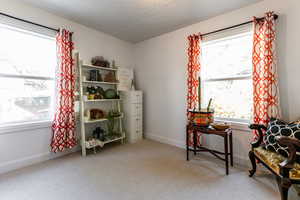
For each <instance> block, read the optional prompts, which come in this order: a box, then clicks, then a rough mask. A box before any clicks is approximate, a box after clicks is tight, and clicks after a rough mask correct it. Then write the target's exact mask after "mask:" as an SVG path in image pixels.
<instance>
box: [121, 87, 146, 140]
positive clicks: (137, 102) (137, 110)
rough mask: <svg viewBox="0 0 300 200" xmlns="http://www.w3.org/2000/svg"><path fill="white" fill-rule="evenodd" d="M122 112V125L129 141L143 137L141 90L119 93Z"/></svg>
mask: <svg viewBox="0 0 300 200" xmlns="http://www.w3.org/2000/svg"><path fill="white" fill-rule="evenodd" d="M120 95H121V99H122V107H123V112H124V115H125V117H124V127H125V132H126V138H127V141H128V142H129V143H134V142H137V141H139V140H142V139H143V92H142V91H139V90H135V91H126V92H125V91H124V92H121V93H120Z"/></svg>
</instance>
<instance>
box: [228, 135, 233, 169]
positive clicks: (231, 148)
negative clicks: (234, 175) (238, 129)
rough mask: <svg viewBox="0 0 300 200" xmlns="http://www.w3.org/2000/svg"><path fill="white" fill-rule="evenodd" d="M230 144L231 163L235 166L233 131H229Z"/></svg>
mask: <svg viewBox="0 0 300 200" xmlns="http://www.w3.org/2000/svg"><path fill="white" fill-rule="evenodd" d="M229 145H230V164H231V166H232V167H233V147H232V146H233V144H232V131H231V132H230V133H229Z"/></svg>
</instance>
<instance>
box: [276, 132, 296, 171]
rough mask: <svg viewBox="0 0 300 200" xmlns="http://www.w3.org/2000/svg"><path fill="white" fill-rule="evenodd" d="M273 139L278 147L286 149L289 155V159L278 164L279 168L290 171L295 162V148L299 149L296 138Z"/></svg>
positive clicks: (279, 137)
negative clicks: (285, 147)
mask: <svg viewBox="0 0 300 200" xmlns="http://www.w3.org/2000/svg"><path fill="white" fill-rule="evenodd" d="M275 139H276V140H277V141H278V143H279V144H280V145H284V146H287V147H288V151H289V153H290V155H289V157H288V158H287V159H286V160H284V161H283V162H282V163H280V164H279V166H280V167H281V168H286V169H292V168H293V167H294V163H295V160H296V152H297V147H300V141H299V140H298V139H296V138H292V137H286V136H277V137H275Z"/></svg>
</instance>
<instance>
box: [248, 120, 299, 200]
mask: <svg viewBox="0 0 300 200" xmlns="http://www.w3.org/2000/svg"><path fill="white" fill-rule="evenodd" d="M249 128H250V129H252V130H257V132H258V134H259V136H258V138H257V140H256V141H255V142H253V143H252V144H251V146H252V148H251V151H250V152H249V158H250V160H251V163H252V170H250V171H249V173H250V174H249V176H250V177H252V176H253V175H254V174H255V172H256V163H257V162H258V163H261V164H263V165H264V166H265V167H266V168H267V169H268V170H269V171H271V172H272V173H273V174H274V175H275V176H276V180H277V183H278V186H279V190H280V193H281V200H287V199H288V191H289V188H290V187H291V185H293V184H300V164H299V163H298V162H296V161H295V160H296V152H297V148H298V149H299V148H300V140H298V139H295V138H292V137H286V136H278V137H275V139H276V141H277V142H278V143H279V144H280V145H283V146H287V147H288V151H289V156H288V157H287V158H286V157H283V156H282V155H280V154H278V153H276V152H273V151H269V150H266V149H265V148H263V147H262V145H261V144H262V142H263V134H264V132H265V131H266V130H267V127H265V126H264V125H259V124H251V125H250V126H249Z"/></svg>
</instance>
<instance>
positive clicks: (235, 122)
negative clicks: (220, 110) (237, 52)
mask: <svg viewBox="0 0 300 200" xmlns="http://www.w3.org/2000/svg"><path fill="white" fill-rule="evenodd" d="M251 32H253V31H252V26H251V25H246V26H242V27H238V28H235V29H231V30H227V31H224V32H221V33H217V34H213V35H212V36H208V37H205V38H204V39H203V42H202V47H203V46H205V45H207V44H208V43H214V42H218V41H222V40H223V38H226V39H228V38H235V37H236V35H239V34H242V33H251ZM201 78H203V77H201ZM251 79H252V75H240V76H231V77H230V76H229V77H222V78H210V79H205V78H203V79H201V83H202V84H205V83H206V82H217V81H230V80H251ZM201 93H202V94H203V91H201ZM215 121H216V122H226V123H229V124H231V127H232V128H233V129H236V130H242V131H249V128H248V125H249V123H251V120H243V119H233V118H222V117H215Z"/></svg>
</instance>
